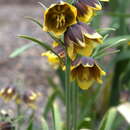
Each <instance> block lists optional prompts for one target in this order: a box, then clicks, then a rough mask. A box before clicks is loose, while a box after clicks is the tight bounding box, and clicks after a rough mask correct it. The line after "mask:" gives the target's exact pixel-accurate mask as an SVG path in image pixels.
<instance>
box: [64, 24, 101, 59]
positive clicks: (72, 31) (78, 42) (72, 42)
mask: <svg viewBox="0 0 130 130" xmlns="http://www.w3.org/2000/svg"><path fill="white" fill-rule="evenodd" d="M64 41H65V45H67V46H68V50H67V51H68V55H69V57H70V58H71V59H72V60H74V59H75V58H76V56H77V54H80V55H82V56H90V55H91V54H92V51H93V49H94V48H95V47H96V45H97V44H100V43H102V36H101V35H100V34H98V33H97V32H96V31H95V30H93V29H92V28H91V27H89V26H88V25H87V24H85V23H81V22H79V23H77V24H74V25H72V26H71V27H69V28H68V29H67V31H66V32H65V35H64Z"/></svg>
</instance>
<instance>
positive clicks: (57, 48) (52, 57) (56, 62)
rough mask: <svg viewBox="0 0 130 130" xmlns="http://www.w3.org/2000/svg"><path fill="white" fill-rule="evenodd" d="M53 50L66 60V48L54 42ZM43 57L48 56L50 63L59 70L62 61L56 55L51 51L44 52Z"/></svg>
mask: <svg viewBox="0 0 130 130" xmlns="http://www.w3.org/2000/svg"><path fill="white" fill-rule="evenodd" d="M53 50H54V51H55V52H56V53H57V54H58V55H59V56H60V58H62V59H64V57H65V51H64V48H63V47H62V46H61V45H59V43H57V42H53ZM41 55H42V56H46V57H47V58H48V61H49V63H50V64H51V65H52V66H53V67H54V68H55V69H57V68H58V67H59V65H61V61H60V59H59V57H58V56H57V55H55V54H54V53H53V52H51V51H47V52H43V53H42V54H41Z"/></svg>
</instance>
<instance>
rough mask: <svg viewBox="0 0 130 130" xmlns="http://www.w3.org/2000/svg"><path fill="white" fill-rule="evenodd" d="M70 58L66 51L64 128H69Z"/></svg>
mask: <svg viewBox="0 0 130 130" xmlns="http://www.w3.org/2000/svg"><path fill="white" fill-rule="evenodd" d="M70 63H71V62H70V58H69V56H68V55H67V53H66V72H65V92H66V95H65V96H66V126H67V127H66V130H71V124H70V123H71V102H70V98H71V88H70Z"/></svg>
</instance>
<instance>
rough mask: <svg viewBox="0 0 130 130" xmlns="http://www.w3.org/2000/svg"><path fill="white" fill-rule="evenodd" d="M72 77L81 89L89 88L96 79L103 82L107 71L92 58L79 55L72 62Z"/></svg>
mask: <svg viewBox="0 0 130 130" xmlns="http://www.w3.org/2000/svg"><path fill="white" fill-rule="evenodd" d="M71 68H72V69H71V77H72V80H75V81H76V82H77V84H78V86H79V87H80V88H81V89H88V88H89V87H91V86H92V84H93V83H94V82H95V81H96V82H98V83H102V79H101V77H102V76H103V75H105V72H104V71H103V70H102V69H101V68H100V67H99V65H98V64H97V63H96V61H95V60H94V59H92V58H87V57H79V58H77V59H76V60H75V61H73V62H72V67H71Z"/></svg>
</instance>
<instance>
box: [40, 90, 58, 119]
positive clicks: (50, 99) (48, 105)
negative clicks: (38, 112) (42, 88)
mask: <svg viewBox="0 0 130 130" xmlns="http://www.w3.org/2000/svg"><path fill="white" fill-rule="evenodd" d="M56 96H57V91H55V92H53V94H52V95H51V96H50V97H49V98H48V101H47V104H46V106H45V109H44V112H43V116H44V117H45V118H46V117H47V114H48V112H49V110H50V109H51V107H52V104H53V102H54V101H55V98H56Z"/></svg>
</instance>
